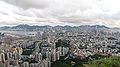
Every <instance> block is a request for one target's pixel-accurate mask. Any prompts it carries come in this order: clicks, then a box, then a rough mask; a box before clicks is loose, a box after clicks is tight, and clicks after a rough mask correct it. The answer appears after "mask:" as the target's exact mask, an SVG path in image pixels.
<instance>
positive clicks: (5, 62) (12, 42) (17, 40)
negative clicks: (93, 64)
mask: <svg viewBox="0 0 120 67" xmlns="http://www.w3.org/2000/svg"><path fill="white" fill-rule="evenodd" d="M20 32H23V33H24V31H20ZM34 32H36V33H34V34H31V33H30V34H29V35H24V36H22V35H14V34H15V33H14V34H10V33H9V34H7V33H4V34H3V33H0V67H51V64H52V63H53V62H55V61H57V60H60V58H61V57H65V59H67V58H73V59H74V58H78V59H84V58H86V57H89V56H92V55H95V54H100V55H110V56H120V32H115V31H111V30H110V29H106V28H102V29H101V28H99V29H98V28H89V27H88V28H84V27H83V28H80V29H79V28H78V29H77V28H71V27H70V29H69V27H65V28H62V27H55V28H51V27H49V28H46V27H45V29H42V30H39V31H34ZM31 35H32V36H31Z"/></svg>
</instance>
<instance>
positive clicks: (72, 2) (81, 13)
mask: <svg viewBox="0 0 120 67" xmlns="http://www.w3.org/2000/svg"><path fill="white" fill-rule="evenodd" d="M119 3H120V1H119V0H0V26H13V25H18V24H29V25H40V26H41V25H51V26H56V25H63V26H64V25H70V26H79V25H105V26H108V27H120V16H119V15H120V7H119V6H120V4H119Z"/></svg>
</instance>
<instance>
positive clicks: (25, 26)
mask: <svg viewBox="0 0 120 67" xmlns="http://www.w3.org/2000/svg"><path fill="white" fill-rule="evenodd" d="M58 28H60V29H67V30H68V29H73V28H74V29H110V28H109V27H107V26H104V25H81V26H54V27H53V26H49V25H46V26H34V25H33V26H30V25H27V24H22V25H17V26H13V27H7V26H4V27H0V30H35V29H58Z"/></svg>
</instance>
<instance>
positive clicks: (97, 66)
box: [85, 56, 120, 67]
mask: <svg viewBox="0 0 120 67" xmlns="http://www.w3.org/2000/svg"><path fill="white" fill-rule="evenodd" d="M85 66H86V67H120V56H119V57H116V56H114V57H109V58H104V59H99V60H94V61H90V62H88V64H85Z"/></svg>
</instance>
